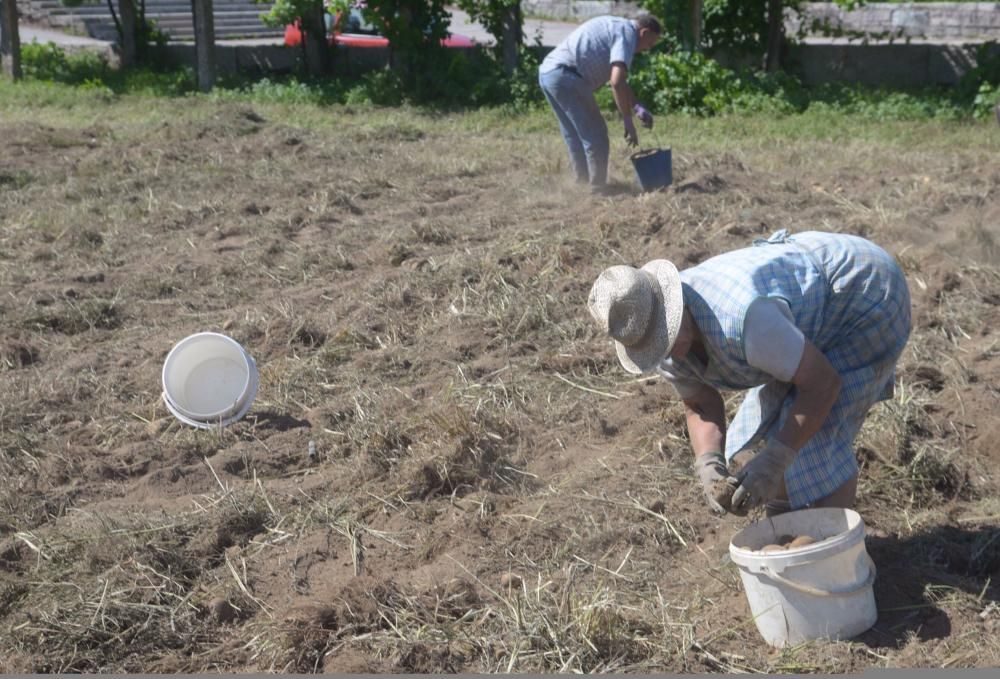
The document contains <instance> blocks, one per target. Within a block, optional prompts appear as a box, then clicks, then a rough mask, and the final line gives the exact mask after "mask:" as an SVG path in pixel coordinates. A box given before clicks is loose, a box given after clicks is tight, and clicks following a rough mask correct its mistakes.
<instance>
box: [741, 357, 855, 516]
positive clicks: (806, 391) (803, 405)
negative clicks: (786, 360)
mask: <svg viewBox="0 0 1000 679" xmlns="http://www.w3.org/2000/svg"><path fill="white" fill-rule="evenodd" d="M792 384H794V385H795V396H794V398H793V399H792V404H791V406H790V408H789V413H788V418H787V419H786V420H785V423H784V424H783V425H782V426H781V430H780V431H779V432H778V434H777V435H776V436H775V437H774V438H772V439H771V440H769V441H768V442H767V443H765V444H764V447H763V449H762V450H761V451H760V452H759V453H757V455H755V456H754V457H753V459H752V460H750V461H749V462H748V463H747V464H746V466H745V467H744V468H743V470H742V471H741V472H740V475H739V481H740V485H739V488H737V489H736V492H735V493H733V498H732V507H733V509H734V511H736V512H738V513H739V512H744V511H747V510H748V509H749V508H750V507H753V506H755V505H759V504H763V503H765V502H767V501H768V500H773V499H774V498H775V497H777V496H778V493H779V492H780V490H781V488H782V484H783V483H784V480H785V470H786V469H788V466H789V465H790V464H791V463H792V461H793V460H794V459H795V456H796V455H797V454H798V451H799V449H800V448H802V446H804V445H805V444H806V442H807V441H808V440H809V439H810V438H812V436H813V434H815V433H816V432H817V431H819V429H820V427H822V426H823V423H824V422H825V421H826V418H827V417H828V416H829V414H830V410H831V409H832V408H833V404H834V403H835V402H836V401H837V396H838V395H839V394H840V384H841V380H840V375H839V374H837V371H836V370H834V368H833V366H832V365H830V361H828V360H827V358H826V356H824V355H823V353H822V352H821V351H820V350H819V349H817V348H816V345H814V344H813V343H812V342H810V341H809V340H806V341H805V347H804V349H803V351H802V359H801V360H800V361H799V367H798V368H797V369H796V371H795V375H794V376H793V377H792Z"/></svg>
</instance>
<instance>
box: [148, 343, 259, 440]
mask: <svg viewBox="0 0 1000 679" xmlns="http://www.w3.org/2000/svg"><path fill="white" fill-rule="evenodd" d="M259 379H260V378H259V375H258V373H257V364H256V363H255V362H254V360H253V357H251V356H250V354H248V353H247V351H246V350H245V349H244V348H243V347H242V346H241V345H240V343H239V342H237V341H236V340H234V339H232V338H230V337H227V336H226V335H221V334H219V333H215V332H200V333H197V334H195V335H191V336H189V337H185V338H184V339H182V340H181V341H180V342H178V343H177V344H175V345H174V348H173V349H171V350H170V353H169V354H167V359H166V360H165V361H164V362H163V402H164V403H165V404H166V406H167V409H168V410H169V411H170V412H171V413H173V414H174V416H175V417H176V418H177V419H178V420H180V421H181V422H183V423H185V424H189V425H191V426H192V427H199V428H201V429H209V428H211V427H225V426H227V425H230V424H232V423H233V422H236V421H237V420H239V419H240V418H242V417H243V416H244V415H246V414H247V411H248V410H250V404H251V403H253V400H254V397H255V396H256V395H257V386H258V384H259Z"/></svg>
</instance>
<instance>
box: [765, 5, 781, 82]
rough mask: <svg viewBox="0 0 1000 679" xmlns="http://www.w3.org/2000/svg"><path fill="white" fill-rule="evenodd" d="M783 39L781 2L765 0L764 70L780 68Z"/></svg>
mask: <svg viewBox="0 0 1000 679" xmlns="http://www.w3.org/2000/svg"><path fill="white" fill-rule="evenodd" d="M784 38H785V13H784V4H783V3H782V0H767V57H766V58H765V61H764V70H766V71H768V72H774V71H777V70H778V69H779V68H781V44H782V42H784Z"/></svg>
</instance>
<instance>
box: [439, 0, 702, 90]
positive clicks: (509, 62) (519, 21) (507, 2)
mask: <svg viewBox="0 0 1000 679" xmlns="http://www.w3.org/2000/svg"><path fill="white" fill-rule="evenodd" d="M697 1H700V0H697ZM458 6H459V7H460V8H461V9H462V10H464V11H465V12H467V13H468V14H469V17H471V18H472V19H473V20H474V21H478V22H479V23H481V24H482V25H483V26H484V27H485V28H486V30H487V32H489V34H490V35H492V36H493V37H494V39H496V41H497V51H498V53H499V56H500V58H501V59H502V60H503V66H504V70H505V71H506V72H507V73H508V74H510V73H513V72H514V69H516V68H517V63H518V51H519V50H520V48H521V45H523V44H524V15H523V13H522V12H521V0H458Z"/></svg>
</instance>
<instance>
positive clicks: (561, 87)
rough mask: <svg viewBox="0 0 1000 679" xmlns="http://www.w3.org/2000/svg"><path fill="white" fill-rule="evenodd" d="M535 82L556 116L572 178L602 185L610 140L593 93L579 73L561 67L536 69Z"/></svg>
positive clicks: (605, 175)
mask: <svg viewBox="0 0 1000 679" xmlns="http://www.w3.org/2000/svg"><path fill="white" fill-rule="evenodd" d="M538 84H539V85H540V86H541V88H542V92H543V93H544V94H545V98H546V99H547V100H548V102H549V105H550V106H552V110H553V111H555V112H556V118H558V119H559V129H560V131H561V132H562V136H563V140H564V141H565V142H566V148H567V149H569V161H570V165H571V166H572V168H573V173H574V174H575V175H576V180H577V181H579V182H587V183H589V184H590V185H591V186H603V185H604V184H605V183H606V182H607V181H608V154H609V152H610V146H611V144H610V142H609V141H608V124H607V123H606V122H604V116H602V115H601V110H600V108H598V106H597V100H596V99H594V93H593V92H592V91H591V90H590V88H589V87H587V86H586V85H585V84H584V83H583V78H581V77H580V75H579V74H577V73H575V72H573V71H568V70H566V69H562V68H555V69H553V70H551V71H547V72H545V73H539V74H538Z"/></svg>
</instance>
